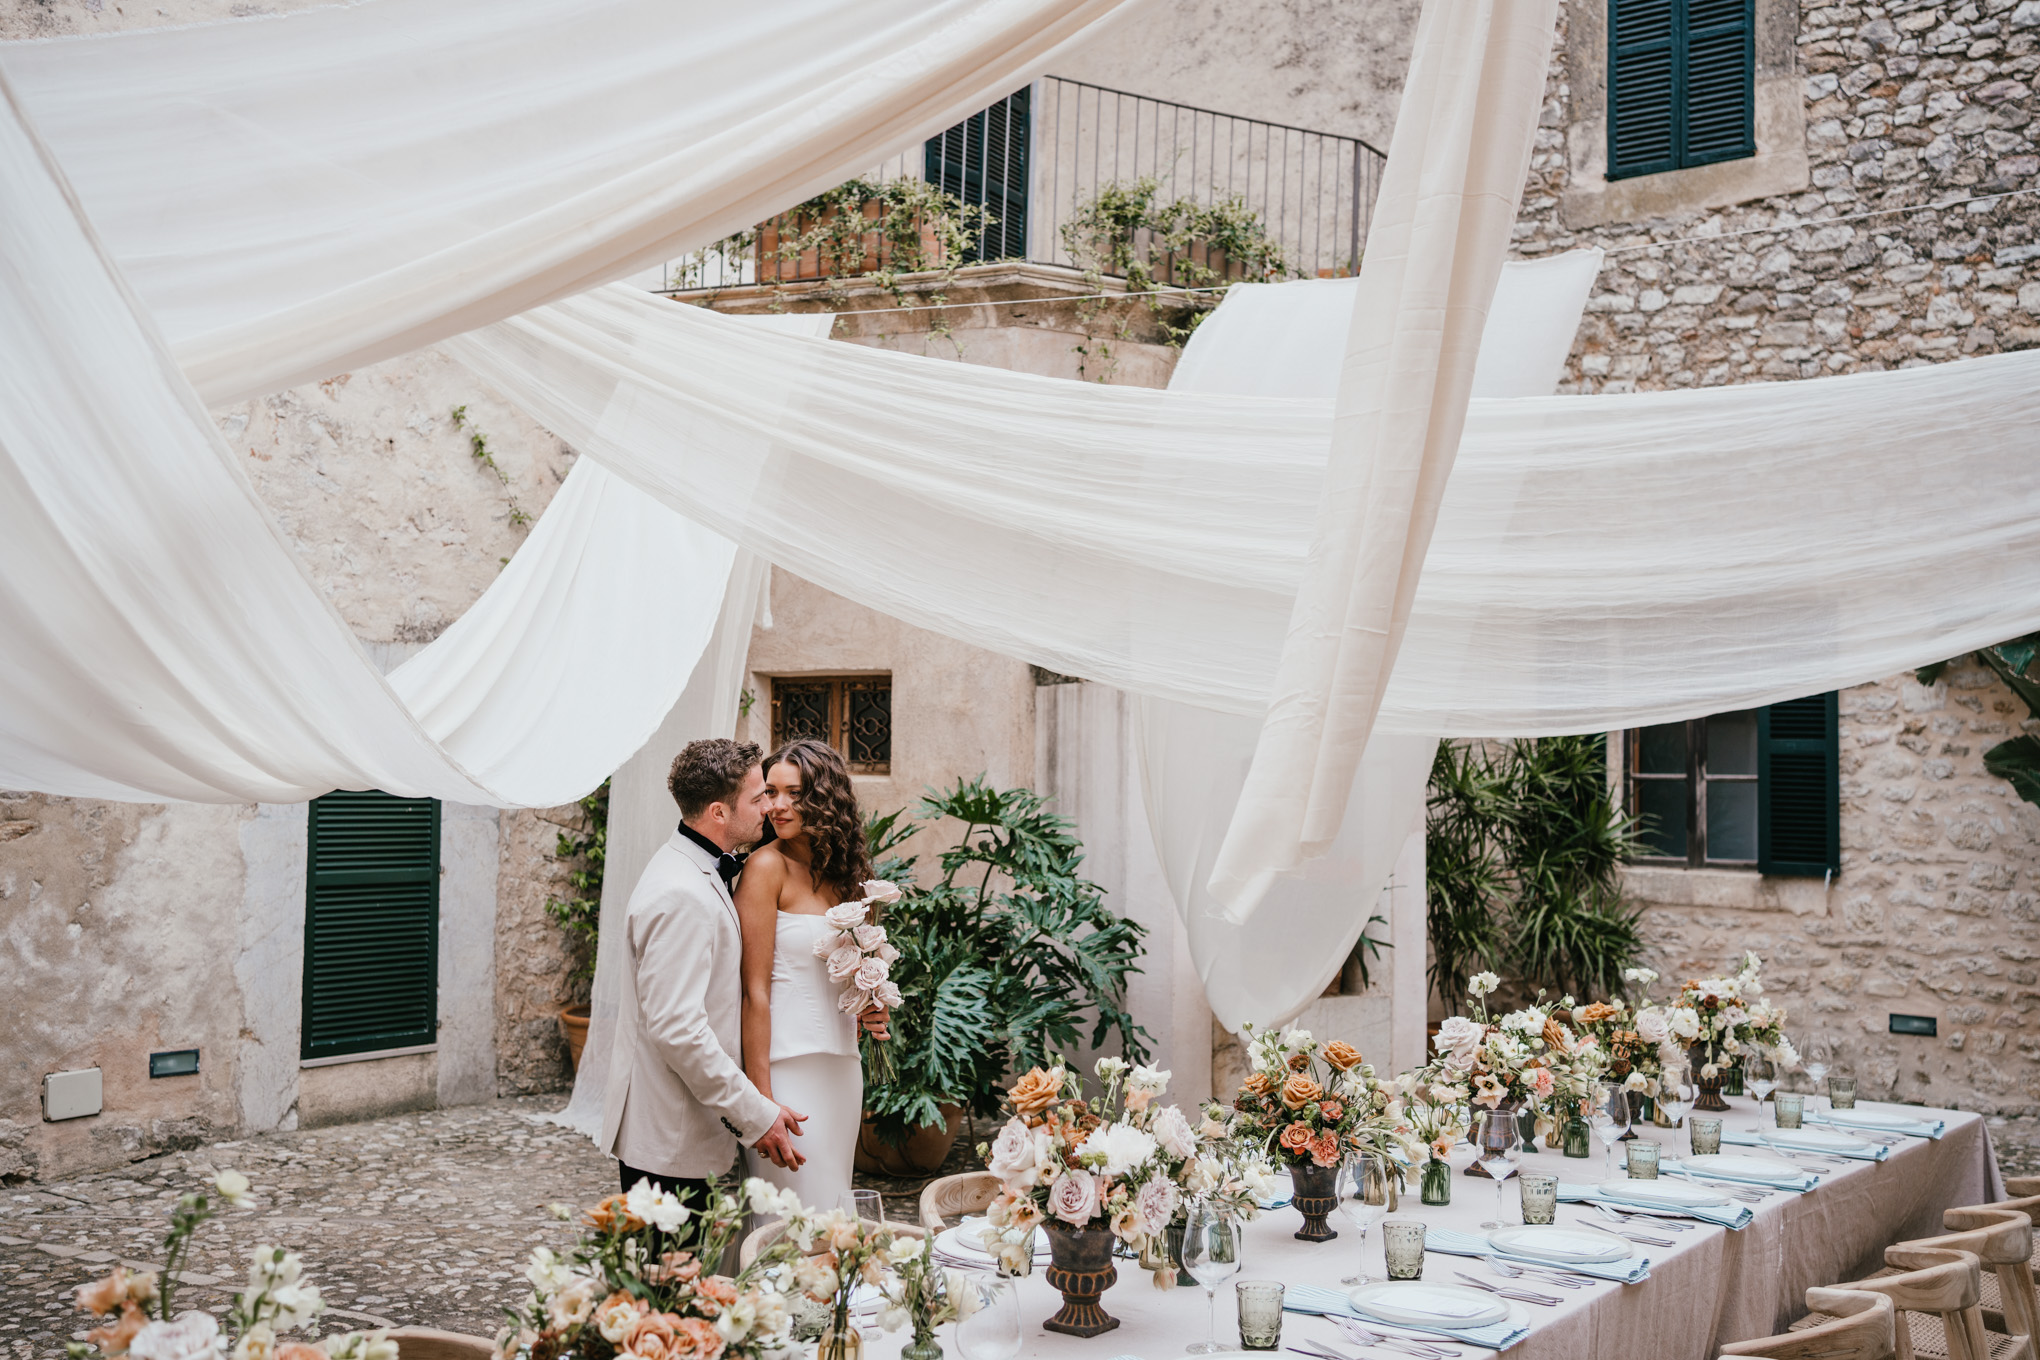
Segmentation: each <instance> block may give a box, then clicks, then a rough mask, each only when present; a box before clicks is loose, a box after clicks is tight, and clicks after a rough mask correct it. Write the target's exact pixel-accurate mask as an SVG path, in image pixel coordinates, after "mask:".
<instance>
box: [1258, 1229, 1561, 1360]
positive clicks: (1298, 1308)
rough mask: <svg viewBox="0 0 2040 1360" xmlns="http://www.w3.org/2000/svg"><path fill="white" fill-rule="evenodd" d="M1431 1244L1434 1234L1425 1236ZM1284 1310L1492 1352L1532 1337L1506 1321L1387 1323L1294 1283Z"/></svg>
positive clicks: (1336, 1295)
mask: <svg viewBox="0 0 2040 1360" xmlns="http://www.w3.org/2000/svg"><path fill="white" fill-rule="evenodd" d="M1424 1236H1425V1238H1426V1240H1427V1241H1428V1239H1429V1237H1430V1234H1429V1233H1428V1232H1427V1233H1425V1234H1424ZM1282 1311H1284V1312H1285V1313H1318V1314H1326V1315H1329V1316H1331V1317H1345V1318H1352V1319H1353V1320H1354V1321H1355V1322H1358V1323H1360V1324H1362V1325H1363V1326H1367V1327H1394V1328H1397V1329H1398V1330H1400V1331H1405V1332H1425V1333H1428V1334H1430V1335H1434V1336H1444V1337H1450V1338H1451V1339H1452V1340H1454V1341H1464V1342H1465V1343H1466V1344H1467V1345H1469V1346H1484V1347H1486V1348H1487V1349H1488V1350H1491V1351H1502V1350H1507V1349H1508V1348H1509V1347H1511V1346H1513V1345H1515V1344H1516V1343H1517V1342H1518V1341H1521V1340H1522V1339H1523V1338H1524V1337H1526V1336H1528V1335H1530V1327H1529V1324H1527V1323H1522V1322H1517V1321H1515V1320H1514V1319H1512V1318H1504V1319H1503V1320H1502V1321H1500V1322H1490V1323H1489V1324H1488V1325H1487V1326H1485V1327H1419V1326H1418V1325H1417V1324H1415V1323H1414V1322H1383V1321H1382V1320H1381V1319H1379V1318H1371V1317H1367V1316H1366V1315H1364V1314H1362V1313H1360V1312H1359V1311H1357V1310H1356V1309H1355V1308H1354V1307H1353V1302H1352V1300H1350V1299H1348V1298H1347V1297H1346V1296H1345V1295H1344V1294H1342V1293H1340V1292H1339V1291H1338V1290H1336V1289H1321V1288H1319V1287H1318V1286H1317V1285H1314V1284H1293V1285H1290V1286H1289V1287H1288V1288H1287V1289H1285V1290H1284V1291H1283V1293H1282Z"/></svg>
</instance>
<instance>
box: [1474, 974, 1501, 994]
mask: <svg viewBox="0 0 2040 1360" xmlns="http://www.w3.org/2000/svg"><path fill="white" fill-rule="evenodd" d="M1501 985H1502V980H1501V979H1500V978H1498V977H1496V976H1495V975H1494V974H1493V973H1475V974H1474V975H1473V976H1472V977H1471V978H1469V979H1468V980H1467V983H1466V990H1467V991H1468V992H1470V993H1472V994H1473V995H1474V996H1486V995H1488V993H1490V992H1492V991H1494V989H1495V988H1497V987H1499V986H1501Z"/></svg>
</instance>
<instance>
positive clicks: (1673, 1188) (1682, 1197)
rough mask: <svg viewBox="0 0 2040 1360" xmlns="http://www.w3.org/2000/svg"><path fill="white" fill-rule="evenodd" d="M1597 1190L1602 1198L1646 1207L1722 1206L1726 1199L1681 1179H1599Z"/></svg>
mask: <svg viewBox="0 0 2040 1360" xmlns="http://www.w3.org/2000/svg"><path fill="white" fill-rule="evenodd" d="M1597 1189H1598V1190H1599V1191H1600V1193H1601V1197H1602V1198H1604V1199H1612V1200H1616V1201H1618V1202H1620V1203H1623V1204H1634V1205H1637V1206H1639V1207H1641V1208H1646V1209H1725V1208H1727V1207H1728V1198H1727V1196H1725V1195H1720V1194H1717V1193H1716V1192H1714V1191H1712V1190H1709V1189H1707V1188H1706V1187H1705V1186H1699V1185H1692V1184H1689V1183H1687V1182H1685V1181H1603V1182H1602V1183H1601V1184H1600V1185H1599V1186H1598V1187H1597Z"/></svg>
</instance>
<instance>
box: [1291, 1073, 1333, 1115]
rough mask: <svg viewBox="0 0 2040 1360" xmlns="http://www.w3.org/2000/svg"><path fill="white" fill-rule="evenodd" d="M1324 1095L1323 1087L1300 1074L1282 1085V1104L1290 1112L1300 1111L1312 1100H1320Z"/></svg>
mask: <svg viewBox="0 0 2040 1360" xmlns="http://www.w3.org/2000/svg"><path fill="white" fill-rule="evenodd" d="M1324 1094H1325V1088H1324V1087H1322V1086H1320V1085H1318V1084H1317V1083H1316V1082H1314V1081H1312V1080H1311V1079H1310V1078H1309V1077H1306V1076H1303V1075H1301V1074H1299V1075H1297V1076H1294V1077H1291V1078H1290V1079H1289V1080H1288V1081H1285V1082H1283V1083H1282V1103H1283V1104H1284V1105H1287V1106H1288V1107H1289V1108H1290V1109H1292V1110H1300V1109H1302V1108H1303V1107H1304V1106H1306V1105H1308V1104H1310V1103H1311V1102H1312V1101H1313V1100H1322V1099H1323V1098H1324Z"/></svg>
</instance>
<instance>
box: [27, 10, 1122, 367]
mask: <svg viewBox="0 0 2040 1360" xmlns="http://www.w3.org/2000/svg"><path fill="white" fill-rule="evenodd" d="M1125 5H1126V0H773V3H771V4H766V5H728V4H713V3H706V2H705V0H366V2H365V3H356V4H347V5H334V6H331V7H328V8H323V9H316V10H309V11H304V12H301V13H296V14H291V15H286V16H281V17H271V18H264V19H259V20H229V21H223V22H219V23H209V24H197V25H192V26H188V27H182V28H167V29H152V30H143V31H138V32H129V33H119V34H111V35H102V36H92V37H85V38H72V39H56V40H49V41H38V42H14V43H6V44H0V68H4V69H5V71H6V72H7V74H8V76H9V77H10V78H11V79H12V80H13V82H14V84H15V87H16V90H17V91H18V93H19V96H20V99H21V101H22V103H23V104H24V105H25V107H26V108H27V109H28V110H29V111H30V113H31V115H32V116H33V119H34V120H35V121H36V122H37V123H38V124H39V127H40V130H41V133H42V135H43V136H44V137H45V138H46V139H47V141H48V143H49V145H50V147H51V148H52V150H53V151H54V153H55V155H56V158H57V160H58V162H59V163H60V164H61V165H62V166H63V167H64V170H65V172H66V174H67V175H68V176H69V178H70V180H71V183H72V184H73V185H74V186H75V188H76V190H77V193H78V195H79V197H80V198H81V199H82V201H83V202H84V204H85V208H86V210H87V212H88V214H89V215H90V217H91V219H92V221H93V223H94V225H95V226H97V227H98V229H99V231H100V233H101V235H102V237H103V239H104V240H105V241H106V243H107V246H108V247H109V249H110V250H111V251H112V253H113V255H114V257H115V258H116V259H118V260H119V261H120V262H121V264H122V266H123V268H124V269H125V270H126V271H127V273H128V277H129V279H130V281H131V282H132V284H133V286H134V288H135V291H136V292H137V293H139V294H140V296H141V298H142V300H143V301H144V302H145V303H146V304H147V305H148V307H149V309H150V310H151V312H152V313H153V314H154V317H155V320H156V323H157V325H158V326H159V327H160V329H161V330H162V332H163V333H164V334H165V335H167V336H168V337H169V339H170V342H171V346H172V349H173V351H174V352H175V353H176V355H177V360H178V362H179V364H180V365H182V367H183V368H184V371H185V373H186V375H187V376H189V377H190V378H191V380H192V382H193V383H194V384H195V385H196V386H197V387H198V389H199V391H200V393H201V394H202V395H203V396H204V397H205V399H206V400H207V401H209V402H215V403H218V402H225V401H229V400H236V399H239V398H242V397H246V396H254V395H258V394H260V393H263V392H269V391H274V390H276V389H277V388H281V387H288V386H290V385H292V384H295V383H299V382H305V381H310V380H312V379H317V378H324V377H328V376H330V375H332V374H334V373H337V372H339V371H341V370H343V369H346V368H350V367H354V366H357V365H361V364H366V363H370V362H373V361H375V360H378V359H385V358H389V357H392V356H394V355H397V354H402V353H405V352H406V351H409V350H412V349H416V348H418V347H420V346H422V345H426V344H430V343H432V342H434V341H436V340H439V339H441V338H443V337H445V336H447V335H451V334H454V333H456V332H459V331H464V330H468V329H470V328H472V327H475V326H479V325H482V324H484V323H486V322H490V321H494V320H497V319H498V318H501V317H505V316H510V315H512V314H514V313H517V312H521V311H524V310H525V309H527V308H530V307H535V306H538V305H540V304H542V303H545V302H549V301H552V300H553V299H555V298H561V297H566V296H569V295H571V294H574V293H578V292H581V291H582V290H584V289H586V288H589V287H592V286H593V285H595V284H598V283H602V282H604V281H605V280H609V279H616V278H621V277H623V276H624V275H625V274H628V273H630V272H632V271H633V270H635V269H638V268H641V267H642V266H644V265H647V264H656V263H658V262H660V261H663V260H667V259H671V258H673V257H674V256H677V255H680V254H682V253H683V252H685V251H688V250H692V249H695V248H696V247H699V246H704V245H707V244H708V243H709V242H711V241H714V240H716V239H718V238H720V237H722V236H725V235H728V234H729V233H730V232H733V231H737V230H740V229H742V228H745V227H748V226H751V225H753V224H754V223H757V222H760V221H763V220H765V219H766V218H767V217H769V216H771V215H772V214H773V213H776V212H780V211H782V210H784V209H785V208H786V207H787V206H788V205H790V204H793V203H798V202H800V201H801V200H802V199H804V198H807V197H809V196H811V195H813V194H816V193H819V192H821V191H822V190H824V189H827V188H830V187H831V186H833V185H836V184H839V183H841V182H842V181H843V180H845V179H847V178H849V177H850V176H852V175H854V174H857V173H859V172H861V171H863V170H864V169H866V168H867V167H869V166H872V165H875V164H877V163H878V162H879V161H880V160H882V159H883V158H884V157H886V156H887V155H889V154H891V153H893V152H895V151H897V150H898V149H900V148H901V147H903V146H907V145H909V144H911V143H914V142H916V141H918V140H920V139H921V138H923V137H926V136H929V135H931V134H932V133H935V132H938V131H940V130H941V129H942V128H944V127H947V126H949V125H950V124H952V123H955V122H957V121H959V120H961V119H963V118H965V117H967V116H969V115H970V114H973V113H975V112H977V111H978V110H979V109H982V108H983V107H985V106H986V105H987V104H989V103H991V102H992V101H994V100H996V99H999V98H1001V97H1003V96H1004V95H1006V94H1008V93H1010V92H1011V91H1012V90H1014V89H1015V88H1017V87H1018V86H1020V85H1023V84H1025V83H1026V82H1027V81H1028V80H1030V79H1032V78H1033V77H1034V76H1035V75H1036V74H1038V73H1039V72H1040V71H1041V70H1042V69H1043V68H1044V67H1045V66H1046V65H1047V64H1049V63H1050V62H1052V61H1053V60H1055V59H1056V57H1057V56H1058V55H1059V54H1060V53H1062V52H1065V51H1067V50H1069V49H1070V47H1071V46H1072V45H1074V44H1076V43H1078V42H1080V41H1082V40H1084V39H1086V38H1088V37H1090V36H1092V35H1094V34H1095V32H1096V31H1097V25H1098V24H1099V23H1100V22H1101V21H1104V20H1107V19H1110V18H1112V17H1113V16H1114V15H1116V14H1117V13H1118V11H1119V10H1121V9H1122V8H1124V7H1125Z"/></svg>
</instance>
